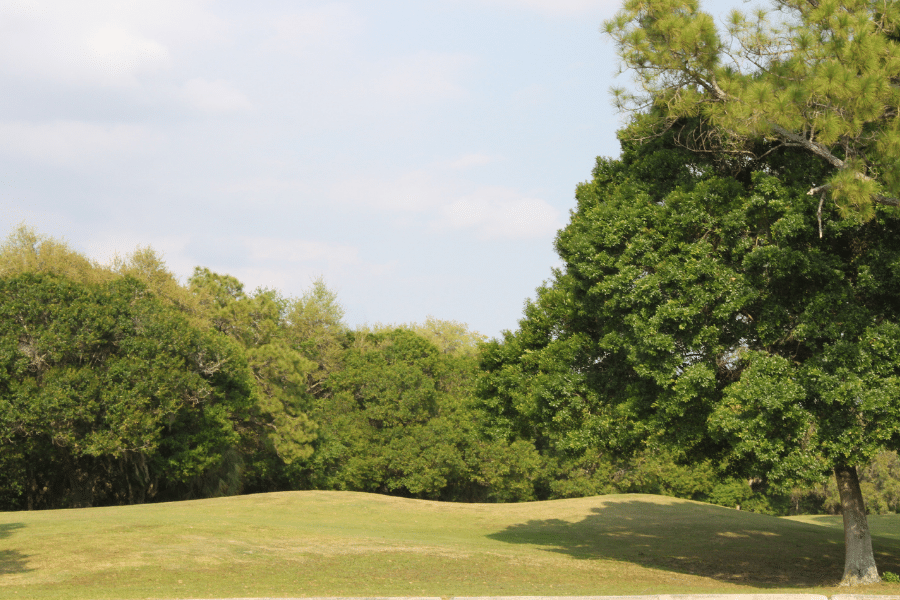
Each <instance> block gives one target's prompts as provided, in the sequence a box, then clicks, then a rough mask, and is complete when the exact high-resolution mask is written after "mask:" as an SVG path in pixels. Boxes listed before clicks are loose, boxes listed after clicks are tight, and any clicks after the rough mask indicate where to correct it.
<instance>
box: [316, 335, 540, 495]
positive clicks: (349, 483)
mask: <svg viewBox="0 0 900 600" xmlns="http://www.w3.org/2000/svg"><path fill="white" fill-rule="evenodd" d="M346 347H347V350H346V353H345V356H344V358H343V365H344V366H343V369H342V370H340V371H338V372H336V373H333V374H332V375H331V376H330V377H329V379H328V382H327V389H328V392H329V393H328V394H327V395H325V396H323V397H321V398H319V399H317V403H316V409H315V410H314V411H313V416H314V418H315V420H316V421H317V422H318V423H319V424H320V427H321V430H320V434H321V439H320V441H319V443H318V446H317V449H316V452H315V454H314V455H313V457H312V460H311V464H310V472H309V474H308V477H309V483H310V485H311V486H312V487H315V488H319V489H338V490H356V491H370V492H379V493H391V494H399V495H406V496H411V497H417V498H429V499H442V500H484V499H496V500H517V499H529V498H531V497H533V484H532V482H531V478H532V476H533V473H534V472H536V471H537V470H538V469H539V468H540V460H539V457H538V456H537V455H536V454H535V453H534V450H533V448H532V447H531V446H530V445H529V444H527V443H524V442H521V443H518V444H512V445H510V444H506V443H501V442H487V441H484V440H482V439H481V438H480V437H479V435H478V432H477V430H476V427H475V419H476V418H477V417H476V415H475V413H473V411H472V409H471V408H470V407H469V406H468V402H467V400H468V395H469V394H470V393H471V386H472V383H473V381H474V378H475V377H474V376H475V370H476V363H475V361H474V360H473V359H472V358H470V357H468V356H465V355H457V356H454V355H453V354H448V353H442V352H440V351H439V350H438V348H437V347H435V346H434V345H433V344H432V343H431V342H429V341H428V340H426V339H425V338H423V337H421V336H419V335H417V334H415V333H413V332H411V331H408V330H405V329H395V330H393V331H390V332H382V333H356V332H352V333H349V334H348V335H347V338H346Z"/></svg>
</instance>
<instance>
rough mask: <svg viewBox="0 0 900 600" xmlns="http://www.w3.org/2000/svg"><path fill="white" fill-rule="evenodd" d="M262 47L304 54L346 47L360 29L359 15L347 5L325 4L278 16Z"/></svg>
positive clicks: (297, 54)
mask: <svg viewBox="0 0 900 600" xmlns="http://www.w3.org/2000/svg"><path fill="white" fill-rule="evenodd" d="M271 28H272V29H273V30H274V33H273V34H272V35H270V36H269V37H268V39H267V40H266V42H265V44H264V46H263V47H264V49H269V50H275V51H279V52H288V53H290V54H293V55H296V56H305V55H308V54H310V53H312V52H317V51H323V50H324V51H329V52H334V51H340V50H346V49H347V47H348V45H349V43H350V41H351V40H352V39H353V38H354V37H355V36H356V35H357V34H358V33H359V32H360V31H362V29H363V20H362V18H361V17H360V16H359V15H358V14H357V13H356V12H355V11H354V10H353V9H352V8H351V7H350V6H348V5H346V4H326V5H325V6H319V7H315V8H307V9H301V10H298V11H295V12H292V13H290V14H282V15H279V16H278V18H277V19H275V20H274V21H273V22H272V24H271Z"/></svg>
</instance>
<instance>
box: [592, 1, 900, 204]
mask: <svg viewBox="0 0 900 600" xmlns="http://www.w3.org/2000/svg"><path fill="white" fill-rule="evenodd" d="M775 6H776V9H777V12H775V13H767V12H765V11H758V12H757V13H756V14H754V15H749V16H748V15H745V14H743V13H741V12H739V11H733V12H732V14H731V16H730V18H729V22H728V24H727V32H726V33H727V38H726V36H725V35H723V32H720V31H718V30H717V28H716V25H715V23H714V21H713V19H712V17H711V16H710V15H708V14H706V13H704V12H702V11H700V9H699V4H698V2H697V1H696V0H688V1H682V0H677V1H676V0H650V1H645V0H629V1H627V2H625V4H624V6H623V8H622V10H621V11H620V12H619V13H618V14H617V15H616V16H615V17H614V18H613V19H611V20H610V21H608V22H607V23H606V25H605V29H606V32H607V33H608V34H609V35H610V36H611V37H612V38H613V39H614V40H615V42H616V44H617V46H618V51H619V56H620V58H621V61H622V68H623V69H630V70H633V71H634V74H635V80H636V83H637V85H638V88H639V93H638V94H629V93H626V92H625V91H623V90H614V93H615V96H616V103H617V105H618V106H619V107H620V108H625V109H630V110H636V111H638V112H649V113H650V114H651V115H652V119H651V120H650V121H649V122H648V121H645V122H644V126H645V128H644V129H643V132H642V133H640V134H638V135H637V137H646V136H648V135H654V134H656V133H658V132H660V131H662V130H666V129H668V128H670V127H672V126H673V125H674V126H675V130H676V131H678V132H679V135H678V137H677V139H678V140H679V142H680V143H681V144H683V145H685V146H689V147H692V148H694V149H697V150H701V151H706V152H709V151H712V152H722V153H727V154H731V155H732V156H735V157H742V158H743V159H744V160H745V162H746V160H748V159H750V160H754V159H759V158H761V157H763V156H764V155H765V154H766V153H767V152H768V151H770V150H771V149H772V148H773V147H794V148H800V149H802V150H803V151H805V152H808V153H810V155H812V156H815V157H817V158H818V159H819V160H821V161H822V163H823V164H826V165H828V166H829V167H831V173H830V174H828V175H827V176H825V177H824V178H823V180H820V181H819V182H818V183H816V184H815V185H814V186H813V189H810V190H808V192H809V193H810V194H813V193H815V194H816V195H818V194H819V193H820V192H821V193H825V192H829V193H830V194H831V197H832V199H833V200H834V202H835V203H836V205H837V207H838V212H839V213H840V214H841V216H843V217H853V218H854V219H855V220H860V221H868V220H870V219H873V218H875V217H876V211H875V205H878V204H881V205H886V206H892V207H895V208H896V207H897V206H900V200H898V197H900V168H898V165H900V113H898V110H897V107H898V106H900V89H898V88H897V86H895V85H892V83H891V82H893V81H896V80H897V78H898V76H900V42H898V40H900V38H898V36H897V26H898V24H900V8H898V6H897V5H896V3H895V2H887V1H885V0H838V1H834V2H807V1H806V0H776V1H775ZM695 117H697V118H699V120H700V123H701V124H702V125H701V126H699V127H695V126H691V127H682V126H681V125H677V124H676V123H677V122H678V121H679V119H685V118H688V119H693V118H695ZM682 124H683V123H682ZM636 133H637V132H636ZM797 201H798V202H800V200H799V198H798V200H797ZM802 204H804V205H807V210H809V208H810V207H809V203H806V202H802ZM807 214H809V213H807Z"/></svg>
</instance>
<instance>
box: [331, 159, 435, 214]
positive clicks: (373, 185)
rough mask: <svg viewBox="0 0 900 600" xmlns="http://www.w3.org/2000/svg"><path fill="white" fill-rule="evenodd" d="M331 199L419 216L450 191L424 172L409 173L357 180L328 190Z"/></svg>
mask: <svg viewBox="0 0 900 600" xmlns="http://www.w3.org/2000/svg"><path fill="white" fill-rule="evenodd" d="M331 195H332V197H333V198H334V199H335V200H337V201H339V202H341V203H344V204H350V205H353V206H358V207H361V208H366V209H375V210H387V211H399V212H412V213H418V212H423V211H426V210H428V209H432V208H435V207H437V206H440V205H441V204H443V203H444V202H445V201H446V198H447V197H448V195H449V190H448V189H447V186H446V185H443V184H442V183H440V182H439V181H437V180H436V179H435V178H434V177H433V176H432V175H431V174H430V173H428V172H426V171H421V170H419V171H411V172H409V173H405V174H403V175H401V176H400V177H397V178H396V179H393V180H387V181H385V180H383V179H375V178H356V179H352V180H347V181H342V182H340V183H338V184H335V185H334V186H332V188H331Z"/></svg>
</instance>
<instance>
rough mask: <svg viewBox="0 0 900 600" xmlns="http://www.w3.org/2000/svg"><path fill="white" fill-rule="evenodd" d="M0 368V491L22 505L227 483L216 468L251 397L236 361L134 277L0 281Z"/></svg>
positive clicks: (224, 345)
mask: <svg viewBox="0 0 900 600" xmlns="http://www.w3.org/2000/svg"><path fill="white" fill-rule="evenodd" d="M0 361H2V363H3V364H2V367H0V446H2V448H3V458H4V462H5V466H6V468H7V472H6V473H5V476H6V479H7V487H10V486H11V487H13V488H18V489H19V490H20V493H21V495H22V496H24V498H25V500H26V502H25V504H26V506H27V507H28V508H34V507H45V506H59V505H64V506H66V505H67V506H91V505H92V504H94V503H95V502H101V503H109V502H117V501H118V502H129V503H130V502H142V501H144V500H145V499H147V498H153V497H155V496H159V497H163V498H165V497H173V496H174V497H179V496H182V495H184V494H185V493H186V494H187V495H190V494H191V493H198V494H201V495H208V494H209V493H210V491H209V490H208V489H199V488H203V487H204V485H205V483H204V478H205V477H208V476H209V477H212V479H211V480H210V481H209V482H208V483H210V484H211V485H214V486H216V487H217V488H220V487H221V485H226V486H227V485H228V484H227V481H222V480H220V479H219V478H217V477H215V474H216V473H221V471H220V467H222V466H223V464H224V463H225V462H227V455H228V454H229V452H230V449H231V447H232V446H233V445H234V444H235V443H236V441H237V436H236V433H235V431H234V429H233V427H232V422H233V420H235V419H238V418H240V416H241V414H242V413H244V412H246V411H247V410H249V408H250V406H251V404H252V402H253V397H252V388H251V380H250V371H249V370H248V368H247V364H246V362H245V361H243V360H242V357H241V355H240V353H239V350H238V348H236V347H235V346H234V344H231V343H229V341H228V340H227V339H225V338H223V337H221V336H216V335H210V333H208V332H205V331H202V330H198V329H197V328H195V327H193V326H191V325H190V323H188V321H187V320H186V319H185V318H184V317H183V316H182V315H181V314H180V313H179V312H178V311H177V310H175V309H174V308H172V307H170V306H167V305H166V304H164V303H163V302H161V301H160V300H158V299H157V298H156V297H154V296H153V295H152V294H150V293H149V292H148V291H147V289H146V287H145V286H144V285H143V284H141V283H140V282H138V281H137V280H135V279H133V278H131V277H124V278H120V279H117V280H113V281H109V282H106V283H79V282H74V281H71V280H68V279H65V278H62V277H58V276H55V275H50V274H35V273H25V274H22V275H18V276H15V277H10V278H2V279H0ZM225 477H226V479H227V475H225ZM220 491H221V490H220Z"/></svg>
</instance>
